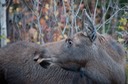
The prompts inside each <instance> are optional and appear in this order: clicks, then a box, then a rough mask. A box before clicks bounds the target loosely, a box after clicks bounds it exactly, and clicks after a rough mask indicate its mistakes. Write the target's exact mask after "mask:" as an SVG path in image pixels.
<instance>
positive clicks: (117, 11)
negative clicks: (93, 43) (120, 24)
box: [97, 8, 127, 30]
mask: <svg viewBox="0 0 128 84" xmlns="http://www.w3.org/2000/svg"><path fill="white" fill-rule="evenodd" d="M121 10H125V9H123V8H120V9H119V10H117V11H116V12H115V13H114V14H113V15H112V16H111V17H110V18H109V19H107V20H106V21H105V22H104V23H102V24H101V25H100V26H99V27H98V28H97V30H99V29H100V28H101V27H102V26H103V25H104V24H106V23H107V22H108V21H110V20H111V19H112V18H113V17H114V16H115V15H116V14H117V13H118V12H119V11H121ZM126 10H127V9H126Z"/></svg>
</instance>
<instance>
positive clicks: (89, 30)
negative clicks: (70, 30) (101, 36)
mask: <svg viewBox="0 0 128 84" xmlns="http://www.w3.org/2000/svg"><path fill="white" fill-rule="evenodd" d="M85 16H86V18H85V20H84V21H85V22H84V32H86V34H87V36H88V37H89V39H90V41H91V42H94V41H95V40H96V38H97V30H96V28H95V26H94V23H93V21H92V19H91V17H90V16H89V14H88V13H87V12H86V10H85Z"/></svg>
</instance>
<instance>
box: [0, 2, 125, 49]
mask: <svg viewBox="0 0 128 84" xmlns="http://www.w3.org/2000/svg"><path fill="white" fill-rule="evenodd" d="M84 10H86V11H87V12H88V14H89V15H90V16H91V19H92V20H93V24H94V25H95V27H96V29H97V31H98V32H100V33H101V34H104V33H107V34H110V35H111V36H112V37H113V38H115V39H116V40H117V41H118V42H120V43H122V44H123V45H124V47H125V48H126V49H127V50H128V0H0V46H1V47H3V46H4V45H6V44H7V43H12V42H15V41H19V40H27V41H30V42H34V43H38V44H43V43H46V42H53V41H59V40H61V39H64V38H67V37H68V36H70V35H73V34H74V33H76V32H78V31H81V30H82V29H83V28H84V27H85V25H84V23H83V22H84V18H83V17H84V14H83V11H84Z"/></svg>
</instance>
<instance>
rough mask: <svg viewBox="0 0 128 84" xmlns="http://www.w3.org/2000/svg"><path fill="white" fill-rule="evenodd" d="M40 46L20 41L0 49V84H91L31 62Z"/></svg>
mask: <svg viewBox="0 0 128 84" xmlns="http://www.w3.org/2000/svg"><path fill="white" fill-rule="evenodd" d="M41 51H42V48H41V47H40V45H37V44H33V43H29V42H25V41H21V42H17V43H13V44H11V45H8V46H6V47H4V48H1V49H0V84H93V82H92V81H91V80H90V79H88V78H86V77H83V78H82V77H81V76H80V75H79V73H75V72H71V71H65V70H63V69H61V68H59V67H55V66H54V67H49V68H48V69H44V68H42V67H41V66H40V65H39V64H37V63H36V62H34V61H33V58H34V54H35V52H41Z"/></svg>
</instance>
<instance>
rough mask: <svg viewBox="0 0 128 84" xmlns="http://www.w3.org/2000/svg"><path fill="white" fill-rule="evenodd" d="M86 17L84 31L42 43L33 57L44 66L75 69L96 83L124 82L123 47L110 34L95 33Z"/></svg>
mask: <svg viewBox="0 0 128 84" xmlns="http://www.w3.org/2000/svg"><path fill="white" fill-rule="evenodd" d="M87 20H88V22H89V23H88V24H89V25H88V27H87V28H88V29H86V31H81V32H78V33H76V34H75V35H73V36H70V37H69V38H67V39H63V40H61V41H58V42H51V43H47V44H45V45H43V46H42V47H43V50H42V51H41V53H40V54H36V56H35V58H34V60H35V61H36V62H37V63H39V64H40V65H41V66H42V67H44V68H49V66H59V67H61V68H63V69H64V70H67V71H72V72H78V73H80V75H81V76H83V77H84V76H85V77H88V78H89V79H91V80H93V81H95V83H98V84H125V56H126V53H125V50H124V48H123V47H122V45H121V44H119V43H118V42H116V40H114V39H113V38H112V37H111V36H109V35H107V34H99V33H98V32H97V31H96V28H95V26H94V25H93V24H92V21H91V19H90V17H88V16H87ZM95 83H94V84H95Z"/></svg>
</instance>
